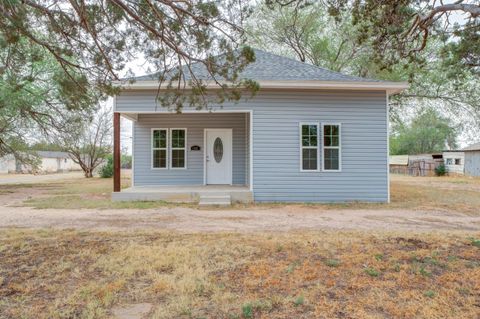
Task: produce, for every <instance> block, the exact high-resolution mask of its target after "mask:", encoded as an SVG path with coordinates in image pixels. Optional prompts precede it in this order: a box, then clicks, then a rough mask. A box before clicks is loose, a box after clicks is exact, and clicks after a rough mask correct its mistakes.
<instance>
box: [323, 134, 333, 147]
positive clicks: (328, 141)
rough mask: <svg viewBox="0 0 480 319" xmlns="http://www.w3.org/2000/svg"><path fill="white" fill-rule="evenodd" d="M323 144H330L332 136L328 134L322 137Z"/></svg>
mask: <svg viewBox="0 0 480 319" xmlns="http://www.w3.org/2000/svg"><path fill="white" fill-rule="evenodd" d="M323 145H324V146H332V138H331V137H330V136H324V137H323Z"/></svg>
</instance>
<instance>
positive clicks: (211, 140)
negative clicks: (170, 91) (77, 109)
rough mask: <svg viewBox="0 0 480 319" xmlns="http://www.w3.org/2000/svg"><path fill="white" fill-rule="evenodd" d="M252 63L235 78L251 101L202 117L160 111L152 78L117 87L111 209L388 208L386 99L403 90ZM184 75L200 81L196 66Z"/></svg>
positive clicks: (264, 60) (263, 60)
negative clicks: (123, 146) (124, 166)
mask: <svg viewBox="0 0 480 319" xmlns="http://www.w3.org/2000/svg"><path fill="white" fill-rule="evenodd" d="M255 55H256V60H255V62H253V63H251V64H249V65H248V66H247V67H246V68H245V69H244V71H243V72H242V73H241V74H240V78H246V79H252V80H255V81H257V82H258V83H259V85H260V90H259V91H258V92H257V94H256V95H255V96H254V97H252V98H249V99H242V100H241V101H239V102H237V103H233V102H225V103H223V104H222V105H218V104H211V105H209V109H208V110H205V109H202V110H197V109H195V108H194V107H186V108H184V109H183V111H182V113H180V114H178V113H175V111H172V110H168V109H167V108H163V107H162V106H161V105H159V103H158V101H157V99H156V97H157V94H162V93H163V92H165V90H166V89H167V88H166V86H159V82H158V80H157V79H158V75H155V74H154V75H151V76H148V75H147V76H141V77H137V78H135V82H134V83H130V82H128V83H127V82H119V83H117V84H118V85H119V86H120V87H121V90H120V93H119V94H118V95H117V96H116V97H115V99H114V165H115V168H116V169H115V170H114V171H115V173H114V192H113V194H112V199H113V200H157V199H158V200H160V199H163V200H180V201H187V200H190V201H194V200H198V199H200V203H216V204H221V203H229V202H230V201H231V200H232V201H252V200H254V201H258V202H278V201H281V202H344V201H366V202H387V201H389V196H390V193H389V165H388V160H389V156H388V97H389V95H391V94H395V93H398V92H400V91H402V90H403V89H405V88H407V84H405V83H399V82H387V81H380V80H372V79H366V78H361V77H354V76H349V75H345V74H341V73H338V72H333V71H330V70H327V69H324V68H320V67H317V66H313V65H310V64H307V63H302V62H299V61H296V60H293V59H289V58H286V57H282V56H278V55H274V54H270V53H267V52H264V51H261V50H255ZM191 67H192V70H193V72H194V74H195V76H196V77H197V78H199V79H203V80H205V81H208V80H209V74H208V72H207V71H206V69H205V68H204V67H203V65H202V64H194V65H192V66H191ZM187 80H188V79H187ZM208 89H211V90H215V89H218V86H217V85H216V84H214V83H212V82H211V81H210V82H208V84H207V90H208ZM120 116H122V117H125V118H128V119H130V120H132V121H133V140H132V155H133V169H132V186H131V187H130V188H128V189H124V190H120V171H119V169H118V168H119V162H120V160H119V157H120V144H119V143H120V141H119V139H120V128H119V123H120Z"/></svg>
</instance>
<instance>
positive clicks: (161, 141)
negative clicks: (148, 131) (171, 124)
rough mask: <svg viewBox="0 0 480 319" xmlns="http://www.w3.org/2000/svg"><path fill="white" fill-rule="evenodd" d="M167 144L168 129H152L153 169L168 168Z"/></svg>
mask: <svg viewBox="0 0 480 319" xmlns="http://www.w3.org/2000/svg"><path fill="white" fill-rule="evenodd" d="M167 142H168V130H167V129H152V168H167V146H168V143H167Z"/></svg>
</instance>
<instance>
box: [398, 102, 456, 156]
mask: <svg viewBox="0 0 480 319" xmlns="http://www.w3.org/2000/svg"><path fill="white" fill-rule="evenodd" d="M458 129H459V128H458V127H453V126H452V125H451V124H450V121H449V120H448V119H447V118H445V117H442V116H441V115H440V114H439V113H438V112H437V111H435V110H434V109H430V108H429V109H424V110H422V111H420V112H419V113H418V114H416V116H415V118H414V119H413V120H412V121H411V123H409V124H403V123H402V124H397V125H396V126H395V127H394V128H393V134H392V136H391V138H390V154H392V155H403V154H409V155H411V154H424V153H434V152H441V151H442V150H445V149H455V148H456V147H457V142H456V140H457V135H458Z"/></svg>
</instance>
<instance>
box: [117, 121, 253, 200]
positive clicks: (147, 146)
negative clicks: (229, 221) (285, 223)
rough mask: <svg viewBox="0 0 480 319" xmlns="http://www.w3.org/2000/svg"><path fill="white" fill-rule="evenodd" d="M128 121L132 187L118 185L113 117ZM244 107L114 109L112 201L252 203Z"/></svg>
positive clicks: (249, 146)
mask: <svg viewBox="0 0 480 319" xmlns="http://www.w3.org/2000/svg"><path fill="white" fill-rule="evenodd" d="M120 116H123V117H125V118H128V119H130V120H132V123H133V125H132V132H133V139H132V187H130V188H127V189H122V190H121V189H120V185H119V183H118V180H119V178H120V171H119V170H118V169H117V167H119V166H120V163H119V158H120V152H119V150H120V145H119V144H120V143H119V139H120V134H119V131H120V128H119V122H120V121H119V118H120ZM251 116H252V114H251V112H249V111H233V112H232V111H217V112H202V111H190V112H189V111H186V112H184V113H182V114H172V113H168V112H158V113H153V114H150V113H136V114H132V113H126V114H124V113H115V121H114V124H115V125H114V146H115V147H114V166H115V170H114V171H115V174H114V192H113V194H112V200H114V201H135V200H136V201H141V200H145V201H156V200H162V201H168V202H199V204H200V205H202V204H213V205H216V204H218V205H223V204H227V203H228V204H230V203H231V202H244V203H245V202H247V203H248V202H251V201H253V185H252V179H253V174H252V170H251V167H252V144H253V143H252V141H251V138H252V134H251V130H252V127H251V123H252V119H251Z"/></svg>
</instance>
